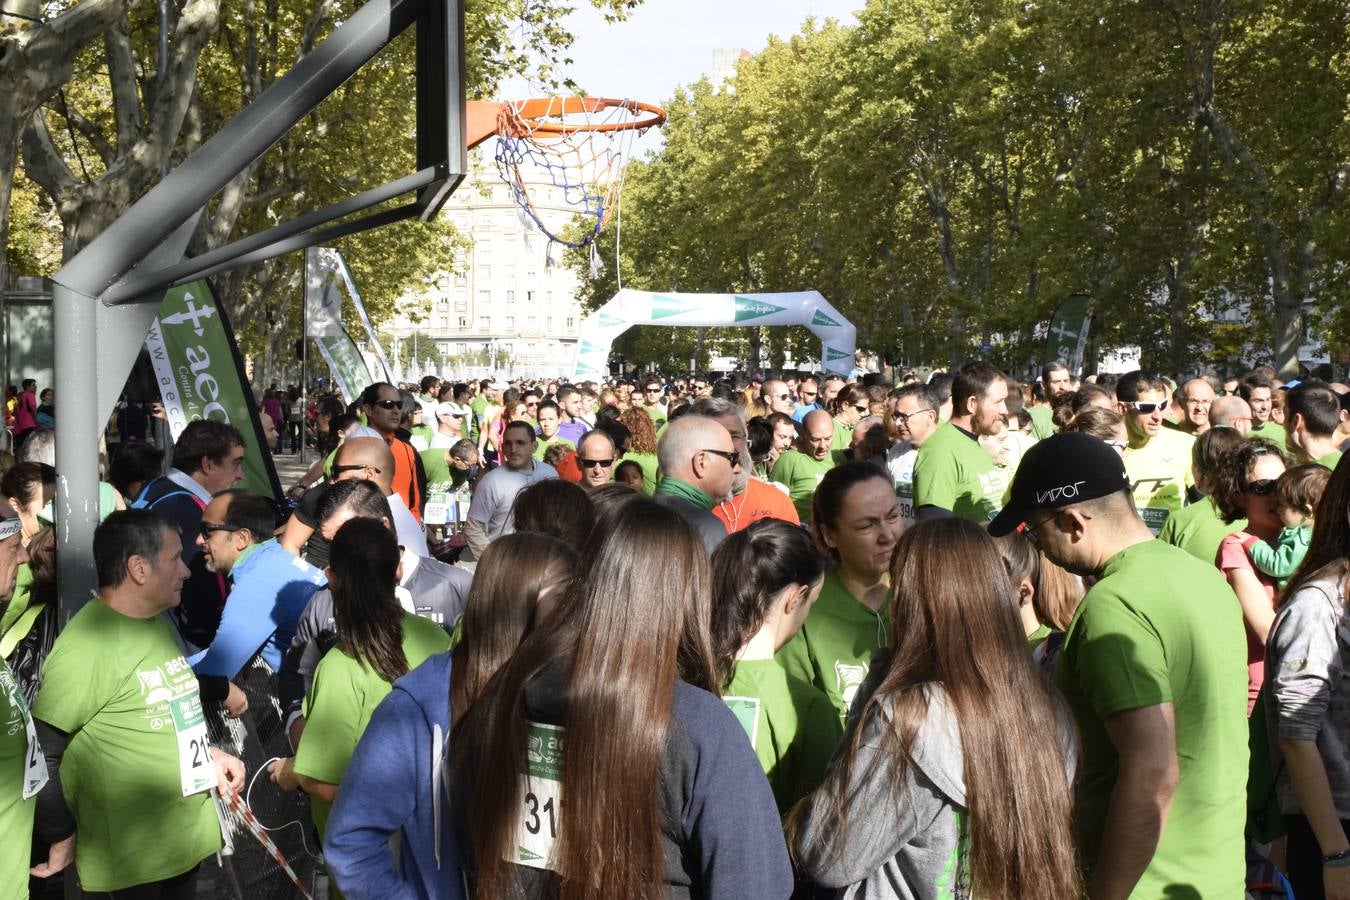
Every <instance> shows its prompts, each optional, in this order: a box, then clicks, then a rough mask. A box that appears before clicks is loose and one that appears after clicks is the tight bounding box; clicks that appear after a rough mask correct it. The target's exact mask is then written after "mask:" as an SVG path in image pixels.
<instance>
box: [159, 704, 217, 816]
mask: <svg viewBox="0 0 1350 900" xmlns="http://www.w3.org/2000/svg"><path fill="white" fill-rule="evenodd" d="M169 714H170V715H172V716H173V730H174V732H175V733H176V734H177V735H178V771H179V774H180V775H181V776H182V779H183V796H184V797H190V796H192V795H193V794H198V793H201V792H202V791H205V790H208V789H209V788H212V787H214V786H215V784H216V766H215V763H214V762H212V761H211V741H210V738H209V737H208V736H207V734H206V717H205V716H204V715H202V695H201V694H200V693H198V692H197V691H196V690H195V689H194V690H193V691H192V692H191V693H189V694H181V695H179V696H177V697H174V698H173V699H172V700H170V701H169Z"/></svg>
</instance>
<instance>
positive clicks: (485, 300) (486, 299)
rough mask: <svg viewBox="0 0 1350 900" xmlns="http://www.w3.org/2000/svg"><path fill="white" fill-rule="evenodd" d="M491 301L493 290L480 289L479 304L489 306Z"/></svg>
mask: <svg viewBox="0 0 1350 900" xmlns="http://www.w3.org/2000/svg"><path fill="white" fill-rule="evenodd" d="M491 303H492V292H491V291H479V292H478V305H479V306H488V305H490V304H491Z"/></svg>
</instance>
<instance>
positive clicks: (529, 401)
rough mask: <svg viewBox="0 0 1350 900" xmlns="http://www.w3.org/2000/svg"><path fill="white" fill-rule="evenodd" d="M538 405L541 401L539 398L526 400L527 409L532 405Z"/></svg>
mask: <svg viewBox="0 0 1350 900" xmlns="http://www.w3.org/2000/svg"><path fill="white" fill-rule="evenodd" d="M538 405H539V401H538V400H526V401H525V407H526V408H527V409H528V408H529V407H531V406H538Z"/></svg>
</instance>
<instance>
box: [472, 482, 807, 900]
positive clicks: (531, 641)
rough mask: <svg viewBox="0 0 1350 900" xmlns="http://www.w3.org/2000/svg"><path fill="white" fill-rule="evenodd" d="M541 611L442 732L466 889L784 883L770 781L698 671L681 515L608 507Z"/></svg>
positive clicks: (708, 891)
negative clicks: (558, 591) (571, 572)
mask: <svg viewBox="0 0 1350 900" xmlns="http://www.w3.org/2000/svg"><path fill="white" fill-rule="evenodd" d="M578 571H579V572H580V573H581V574H580V575H579V577H578V578H577V579H576V580H575V581H574V582H573V584H572V586H571V588H570V589H569V591H568V592H567V595H566V596H565V597H564V599H563V601H562V602H561V603H560V604H559V607H558V610H557V612H556V614H555V615H554V616H552V617H551V618H550V620H549V627H547V628H541V629H537V630H535V631H533V632H532V633H531V634H530V635H529V637H527V638H526V639H525V641H524V642H523V643H522V644H521V646H520V649H519V650H518V651H517V652H516V653H515V655H513V656H512V658H511V660H510V661H509V662H508V663H507V664H506V665H505V666H503V667H502V669H501V671H500V672H499V673H498V674H497V676H496V677H495V678H494V679H493V680H492V683H491V684H490V685H489V686H488V689H487V692H486V693H485V694H484V695H483V696H482V697H481V698H480V700H479V701H478V703H476V704H475V705H474V707H473V708H472V709H471V710H469V712H468V713H467V715H466V716H465V718H464V719H463V720H461V721H460V722H459V723H458V724H457V725H456V726H455V729H454V731H453V733H452V740H451V750H452V756H451V771H452V773H453V774H452V778H453V779H454V790H453V792H452V794H451V796H452V800H451V803H450V813H451V816H452V819H453V824H454V831H455V835H456V839H457V841H458V843H459V846H460V851H461V860H462V865H463V866H464V868H465V870H466V874H467V875H468V876H469V882H470V884H471V885H472V886H473V889H474V895H475V896H476V897H479V898H483V900H497V898H508V897H509V898H516V897H526V898H544V897H549V898H553V897H557V898H559V900H583V898H586V900H589V898H597V897H605V898H610V897H613V898H623V900H658V898H667V897H700V898H706V900H720V898H725V900H733V898H735V900H742V898H759V897H765V898H767V897H787V896H788V895H789V894H790V893H791V891H792V875H791V871H790V867H789V865H788V860H787V851H786V847H785V845H784V843H783V836H782V830H781V827H780V825H779V821H778V812H777V809H776V808H775V806H774V800H773V794H772V793H771V792H770V790H769V786H768V783H767V781H765V778H764V774H763V772H762V771H760V768H759V764H758V762H757V761H756V759H755V754H754V751H753V750H752V749H751V747H750V743H749V741H747V740H746V738H745V733H744V732H743V731H742V729H741V726H740V725H739V724H738V723H737V721H736V717H735V715H734V714H733V713H732V712H731V711H730V710H728V709H727V707H726V706H725V705H723V703H722V702H721V701H720V700H719V699H717V697H715V696H714V695H712V694H710V693H708V692H706V691H704V690H700V689H698V688H696V687H694V686H692V685H691V684H690V683H689V682H690V681H691V680H694V681H710V680H711V678H712V677H713V676H712V669H713V663H712V652H711V648H710V644H709V640H708V635H707V622H708V613H709V603H710V596H709V595H710V584H709V583H710V580H711V579H710V575H709V568H708V560H707V555H706V553H705V551H704V549H703V543H702V541H701V540H699V538H698V536H697V534H696V533H695V532H694V530H693V528H692V527H691V526H690V525H689V524H687V523H686V522H685V520H684V519H683V518H681V517H680V516H678V515H677V514H676V513H674V512H673V511H671V510H669V509H667V508H665V507H663V506H660V505H659V504H657V503H655V502H653V501H649V500H645V499H642V498H636V499H634V500H632V501H629V502H626V503H622V504H619V505H617V506H615V507H613V508H611V509H610V510H609V511H608V512H607V513H606V514H605V516H604V518H602V519H601V520H600V522H599V523H598V524H597V526H596V529H595V531H594V533H593V534H592V536H591V538H590V540H588V541H587V543H586V546H585V548H584V549H583V551H582V554H581V562H580V565H579V567H578Z"/></svg>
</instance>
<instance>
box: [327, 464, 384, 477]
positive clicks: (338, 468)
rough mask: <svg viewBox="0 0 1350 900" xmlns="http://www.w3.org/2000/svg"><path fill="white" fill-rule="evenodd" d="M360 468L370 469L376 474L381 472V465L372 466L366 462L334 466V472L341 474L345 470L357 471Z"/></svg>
mask: <svg viewBox="0 0 1350 900" xmlns="http://www.w3.org/2000/svg"><path fill="white" fill-rule="evenodd" d="M358 469H369V470H370V471H372V472H374V473H375V474H376V475H378V474H380V468H379V466H371V465H367V464H366V463H350V464H348V465H345V466H333V474H334V475H341V474H342V473H343V472H355V471H356V470H358Z"/></svg>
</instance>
